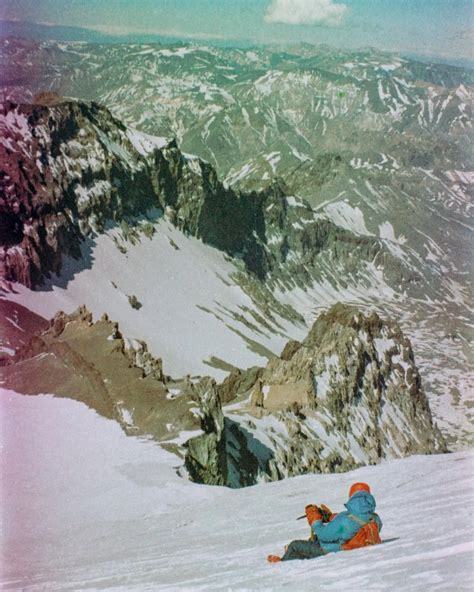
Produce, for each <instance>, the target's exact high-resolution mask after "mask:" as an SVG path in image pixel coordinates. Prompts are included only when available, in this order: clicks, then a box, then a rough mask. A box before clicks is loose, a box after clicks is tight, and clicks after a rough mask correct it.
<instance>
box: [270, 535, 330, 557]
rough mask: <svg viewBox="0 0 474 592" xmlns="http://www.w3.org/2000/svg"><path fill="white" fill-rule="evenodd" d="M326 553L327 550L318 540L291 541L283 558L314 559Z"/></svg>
mask: <svg viewBox="0 0 474 592" xmlns="http://www.w3.org/2000/svg"><path fill="white" fill-rule="evenodd" d="M321 555H326V551H324V549H323V548H322V547H321V545H320V544H319V541H318V540H315V541H291V543H290V544H289V545H288V549H287V550H286V551H285V554H284V555H283V557H282V558H281V559H282V561H289V560H290V559H313V558H314V557H321Z"/></svg>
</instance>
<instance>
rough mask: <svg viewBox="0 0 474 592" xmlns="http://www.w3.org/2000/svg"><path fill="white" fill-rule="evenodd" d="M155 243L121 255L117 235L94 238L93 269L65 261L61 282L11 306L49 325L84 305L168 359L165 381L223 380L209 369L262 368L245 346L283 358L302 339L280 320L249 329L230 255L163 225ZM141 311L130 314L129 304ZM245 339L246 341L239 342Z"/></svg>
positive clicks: (18, 288) (144, 241) (21, 295)
mask: <svg viewBox="0 0 474 592" xmlns="http://www.w3.org/2000/svg"><path fill="white" fill-rule="evenodd" d="M155 229H156V232H155V234H154V235H153V237H152V238H151V239H149V238H146V237H145V236H144V235H141V237H140V240H139V241H138V242H137V243H136V244H135V245H132V244H131V243H129V242H126V243H125V244H126V252H125V253H122V252H120V251H119V249H118V248H117V246H116V245H115V243H114V240H113V239H114V238H117V237H118V236H120V233H119V231H118V230H117V229H115V230H110V231H109V232H107V233H104V234H102V235H99V236H97V237H96V239H95V242H94V243H91V244H90V248H91V255H90V259H91V261H90V266H89V268H86V269H81V268H80V265H79V269H77V267H78V264H77V262H75V261H74V260H71V259H67V258H65V260H64V270H63V276H65V277H68V278H70V279H69V281H65V280H64V279H63V277H62V276H61V277H59V278H58V277H54V279H53V280H49V281H48V282H47V284H46V285H45V286H44V287H43V288H42V289H41V290H37V291H31V290H29V289H28V288H26V287H25V286H22V285H21V284H15V287H14V291H13V292H12V293H9V294H8V299H9V300H12V301H14V302H18V303H20V304H23V305H24V306H26V307H27V308H29V309H30V310H32V311H34V312H36V313H38V314H40V315H43V316H44V317H45V318H51V317H52V316H54V314H55V313H56V312H57V311H58V310H64V311H65V312H67V313H72V312H73V311H74V310H76V309H77V307H78V306H79V305H80V304H85V305H86V306H87V308H88V309H89V310H90V311H91V312H92V313H93V315H94V320H98V319H99V318H100V317H101V316H102V314H103V313H107V314H108V315H109V317H110V318H111V319H112V320H113V321H118V323H119V325H120V330H121V331H122V332H123V334H124V335H126V336H127V337H129V338H136V339H143V340H144V341H146V343H147V344H148V347H149V349H150V351H151V352H152V353H153V354H154V355H155V356H157V357H161V358H162V359H163V365H164V369H165V372H166V373H169V374H171V375H173V376H182V375H185V374H188V373H189V374H202V375H209V374H210V375H212V376H214V377H216V378H220V379H223V378H225V376H227V372H224V371H223V370H221V369H219V368H215V367H212V366H211V365H209V363H207V362H208V361H209V360H210V359H211V358H212V357H213V356H216V355H217V356H219V357H220V358H221V359H223V360H225V361H226V362H228V363H231V364H233V365H235V366H238V367H244V368H247V367H250V366H253V365H258V364H260V365H264V364H265V363H266V361H267V358H266V357H264V356H262V355H260V354H259V353H258V352H257V351H255V350H254V349H252V347H251V346H249V345H248V343H247V344H246V343H245V341H244V339H245V338H247V340H252V341H255V342H258V343H259V344H261V345H262V346H263V348H266V349H267V350H270V351H272V352H274V353H280V352H281V351H282V349H283V348H284V346H285V344H286V342H287V341H288V339H289V338H295V339H302V338H303V337H304V335H305V334H306V328H305V327H297V326H294V325H293V324H291V323H290V322H288V321H285V320H284V319H281V318H279V317H277V318H278V323H279V325H280V327H283V328H284V333H282V331H281V329H280V328H279V327H276V326H275V327H274V329H273V330H272V331H268V329H266V328H265V327H263V326H258V327H256V329H252V328H249V327H247V326H246V325H245V324H244V323H242V322H241V321H240V320H239V317H247V318H248V320H249V321H251V322H252V323H253V325H254V327H255V325H256V324H257V325H258V323H256V322H255V319H254V318H253V317H251V316H250V315H249V313H248V312H247V311H249V310H254V309H255V305H254V304H253V302H252V300H251V299H250V297H249V296H248V295H247V294H245V292H244V291H243V290H242V289H241V288H240V287H239V286H238V285H237V284H236V283H235V282H234V281H233V279H232V277H231V275H232V273H235V271H236V267H235V266H234V265H232V263H230V262H229V261H228V260H226V257H225V255H224V254H223V253H222V252H220V251H218V250H217V249H214V248H212V247H209V246H207V245H205V244H203V243H202V242H201V241H200V240H198V239H196V238H193V237H188V236H185V235H184V234H183V233H181V232H180V231H179V230H177V229H176V228H175V227H174V226H172V225H171V224H169V223H167V222H165V221H164V220H160V221H159V222H157V223H156V224H155ZM131 295H134V296H136V297H137V298H138V301H139V302H140V304H141V305H142V306H141V307H140V309H139V310H135V309H133V308H132V307H131V305H130V302H129V300H128V296H131ZM242 336H243V337H242Z"/></svg>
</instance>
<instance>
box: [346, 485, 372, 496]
mask: <svg viewBox="0 0 474 592" xmlns="http://www.w3.org/2000/svg"><path fill="white" fill-rule="evenodd" d="M357 491H366V492H367V493H370V487H369V486H368V485H367V483H353V484H352V485H351V488H350V489H349V497H352V496H353V495H354V493H356V492H357Z"/></svg>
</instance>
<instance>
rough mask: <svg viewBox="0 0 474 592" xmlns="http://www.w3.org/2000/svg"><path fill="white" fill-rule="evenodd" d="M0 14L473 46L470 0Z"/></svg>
mask: <svg viewBox="0 0 474 592" xmlns="http://www.w3.org/2000/svg"><path fill="white" fill-rule="evenodd" d="M272 3H273V4H272ZM297 8H298V12H297V11H296V9H297ZM0 17H1V18H4V19H6V18H12V19H19V20H29V21H36V22H47V23H54V24H61V25H73V26H80V27H90V28H95V29H99V30H101V31H103V32H111V33H114V34H116V33H135V32H136V33H156V34H160V35H167V34H168V35H171V36H182V37H191V38H193V37H194V38H206V37H209V38H213V37H214V38H217V39H246V40H250V41H255V42H263V43H273V42H283V43H286V42H297V41H306V42H309V43H316V44H317V43H329V44H331V45H336V46H339V47H366V46H369V45H370V46H375V47H378V48H380V49H386V50H395V51H402V52H405V53H406V52H410V53H417V54H420V55H421V54H425V55H434V56H444V57H459V58H472V51H473V35H472V25H473V0H1V6H0ZM295 19H296V20H298V21H299V24H289V22H290V21H295Z"/></svg>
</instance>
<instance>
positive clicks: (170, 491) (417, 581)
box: [0, 390, 474, 592]
mask: <svg viewBox="0 0 474 592" xmlns="http://www.w3.org/2000/svg"><path fill="white" fill-rule="evenodd" d="M0 413H1V424H2V431H1V435H0V439H1V445H2V450H3V452H2V455H1V458H0V463H1V464H0V467H1V473H2V477H3V484H2V506H3V508H2V523H3V524H2V529H3V530H2V532H3V534H2V537H3V541H2V542H3V561H2V568H1V570H0V574H1V575H0V578H1V585H2V587H3V589H5V590H26V591H28V592H39V591H40V590H48V591H51V592H54V591H58V592H59V591H61V592H62V591H65V590H85V589H95V590H97V589H103V590H117V591H118V590H137V591H139V590H140V591H145V590H167V591H176V592H178V591H180V592H181V591H187V590H190V591H191V590H224V589H225V590H252V591H253V590H255V591H256V590H259V591H261V590H272V591H273V590H292V591H295V592H297V591H298V592H299V591H304V590H314V588H315V586H317V587H318V588H319V587H321V588H323V589H325V590H335V591H336V590H341V589H348V590H351V591H353V592H363V591H366V590H372V591H374V592H381V591H385V590H387V591H390V592H391V591H393V590H404V591H407V592H419V591H424V590H426V589H427V587H429V589H430V590H433V591H434V592H447V591H451V590H456V591H460V592H461V591H467V590H470V589H471V585H472V560H473V553H474V546H473V544H472V540H473V536H474V530H473V523H472V520H471V519H470V517H469V512H470V507H471V505H472V496H473V494H474V491H473V484H472V479H471V475H472V470H473V461H474V458H473V454H472V452H467V451H465V452H459V453H456V454H449V455H437V456H416V457H411V458H408V459H404V460H399V461H390V462H386V463H384V464H382V465H379V466H376V467H366V468H363V469H359V470H357V471H352V472H350V473H345V474H338V475H306V476H302V477H296V478H292V479H287V480H284V481H280V482H277V483H270V484H262V485H257V486H255V487H250V488H245V489H239V490H230V489H226V488H222V487H208V486H200V485H196V484H192V483H190V482H187V481H185V480H183V479H180V478H179V477H177V476H176V474H175V471H174V465H175V457H174V456H173V455H171V454H169V453H167V452H165V451H163V450H162V449H161V448H160V447H159V446H158V445H156V444H154V443H152V442H149V441H143V440H138V439H135V438H130V437H126V436H125V434H124V433H123V432H122V431H121V430H120V428H119V426H118V425H117V424H116V423H115V422H112V421H109V420H105V419H103V418H100V417H99V416H97V415H96V414H95V413H94V412H93V411H91V410H89V409H87V408H86V407H85V406H84V405H81V404H79V403H77V402H74V401H69V400H64V399H63V400H60V399H55V398H53V397H50V396H39V397H24V396H19V395H17V394H15V393H13V392H11V391H5V390H2V391H1V392H0ZM32 436H34V437H32ZM361 480H362V481H367V482H368V483H370V485H371V487H372V490H373V492H374V495H375V497H376V499H377V503H378V505H377V511H378V512H379V514H380V516H381V517H382V520H383V522H384V527H383V530H382V538H383V540H384V541H385V544H383V545H380V546H378V547H373V548H370V549H361V550H357V551H351V552H341V553H339V554H331V555H328V556H326V557H322V558H318V559H315V560H311V561H303V562H299V561H294V562H288V563H284V564H279V565H269V564H267V563H266V561H265V557H266V555H267V554H268V553H272V552H280V551H281V550H282V547H283V545H284V544H286V543H287V542H289V541H290V540H291V539H294V538H303V539H304V538H307V536H308V527H307V526H306V525H305V524H304V523H303V521H299V522H297V521H296V520H295V518H296V517H297V516H299V515H301V513H302V510H303V509H304V506H305V505H306V504H307V503H317V502H325V503H327V504H328V505H329V506H330V507H331V508H332V509H334V510H335V511H337V510H340V509H341V508H342V504H343V503H344V502H345V500H346V494H347V491H348V488H349V486H350V484H351V483H352V482H354V481H361Z"/></svg>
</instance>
